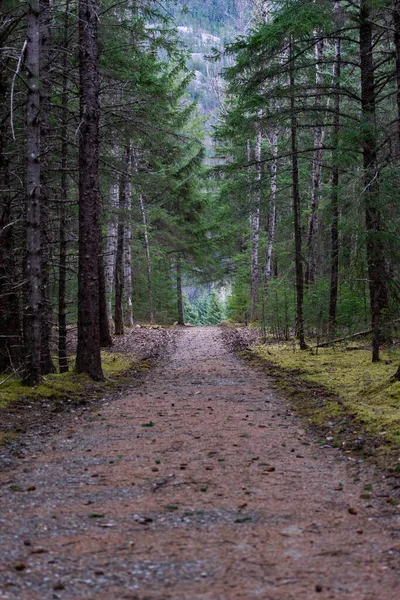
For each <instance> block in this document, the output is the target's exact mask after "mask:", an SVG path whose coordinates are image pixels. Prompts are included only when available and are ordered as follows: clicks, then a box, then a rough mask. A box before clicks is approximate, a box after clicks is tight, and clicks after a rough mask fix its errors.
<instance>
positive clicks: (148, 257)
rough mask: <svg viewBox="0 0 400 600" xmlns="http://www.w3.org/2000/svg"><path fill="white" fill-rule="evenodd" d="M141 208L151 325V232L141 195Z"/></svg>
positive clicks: (140, 195)
mask: <svg viewBox="0 0 400 600" xmlns="http://www.w3.org/2000/svg"><path fill="white" fill-rule="evenodd" d="M139 206H140V212H141V215H142V223H143V235H144V243H145V247H146V261H147V292H148V298H149V317H150V323H152V324H153V323H155V315H154V302H153V284H152V280H151V255H150V240H149V230H148V225H147V217H146V207H145V204H144V198H143V196H142V194H139Z"/></svg>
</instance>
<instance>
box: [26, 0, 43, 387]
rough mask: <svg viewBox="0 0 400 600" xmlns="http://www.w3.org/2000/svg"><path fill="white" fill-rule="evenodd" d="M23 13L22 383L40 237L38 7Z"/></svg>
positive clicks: (29, 372) (35, 340)
mask: <svg viewBox="0 0 400 600" xmlns="http://www.w3.org/2000/svg"><path fill="white" fill-rule="evenodd" d="M27 10H28V12H27V31H26V35H27V46H26V59H25V64H26V69H27V87H28V93H27V103H26V106H27V108H26V183H27V189H26V192H27V194H26V261H25V279H26V306H25V314H24V346H25V370H24V375H23V381H24V383H25V384H26V385H30V386H32V385H38V384H39V383H40V380H41V377H40V364H41V332H40V329H41V328H40V324H41V319H40V311H41V307H42V269H41V240H40V217H41V212H40V209H41V206H40V122H39V118H40V87H39V81H40V68H39V65H40V22H39V15H40V7H39V0H31V2H30V3H29V4H28V9H27Z"/></svg>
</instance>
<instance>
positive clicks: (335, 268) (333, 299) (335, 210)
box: [328, 2, 341, 337]
mask: <svg viewBox="0 0 400 600" xmlns="http://www.w3.org/2000/svg"><path fill="white" fill-rule="evenodd" d="M336 5H338V3H337V2H336V3H335V10H337V8H336ZM340 70H341V42H340V38H336V39H335V64H334V71H333V81H334V86H335V93H334V107H333V108H334V115H333V135H332V138H333V147H334V151H333V161H332V162H333V164H332V187H331V213H332V221H331V248H330V254H331V280H330V291H329V317H328V334H329V337H333V336H334V335H335V329H336V308H337V300H338V289H339V164H338V156H337V154H338V144H339V135H340V89H339V88H340Z"/></svg>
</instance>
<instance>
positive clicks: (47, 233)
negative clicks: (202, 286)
mask: <svg viewBox="0 0 400 600" xmlns="http://www.w3.org/2000/svg"><path fill="white" fill-rule="evenodd" d="M50 60H51V57H50V0H40V84H41V86H40V163H41V168H40V178H41V189H40V204H41V231H40V236H41V246H42V252H41V268H42V310H41V313H40V316H41V324H40V328H41V353H40V361H41V365H40V368H41V373H42V375H47V374H48V373H55V372H56V368H55V366H54V364H53V360H52V358H51V337H52V331H53V314H52V313H53V311H52V305H51V299H50V291H49V262H50V260H49V259H50V248H51V227H50V219H49V213H50V206H49V205H50V183H49V176H48V167H49V154H50V149H49V143H50V140H49V134H50V124H49V120H50V96H51V81H50Z"/></svg>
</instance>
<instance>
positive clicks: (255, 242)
mask: <svg viewBox="0 0 400 600" xmlns="http://www.w3.org/2000/svg"><path fill="white" fill-rule="evenodd" d="M261 114H262V113H261V111H259V113H258V117H259V118H260V117H261ZM261 144H262V131H261V125H260V123H257V135H256V145H255V161H256V172H255V193H254V206H253V207H252V215H251V221H250V226H251V306H250V321H256V320H257V319H258V317H259V314H258V313H259V293H260V261H259V244H260V205H261V170H262V166H261V152H262V150H261Z"/></svg>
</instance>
